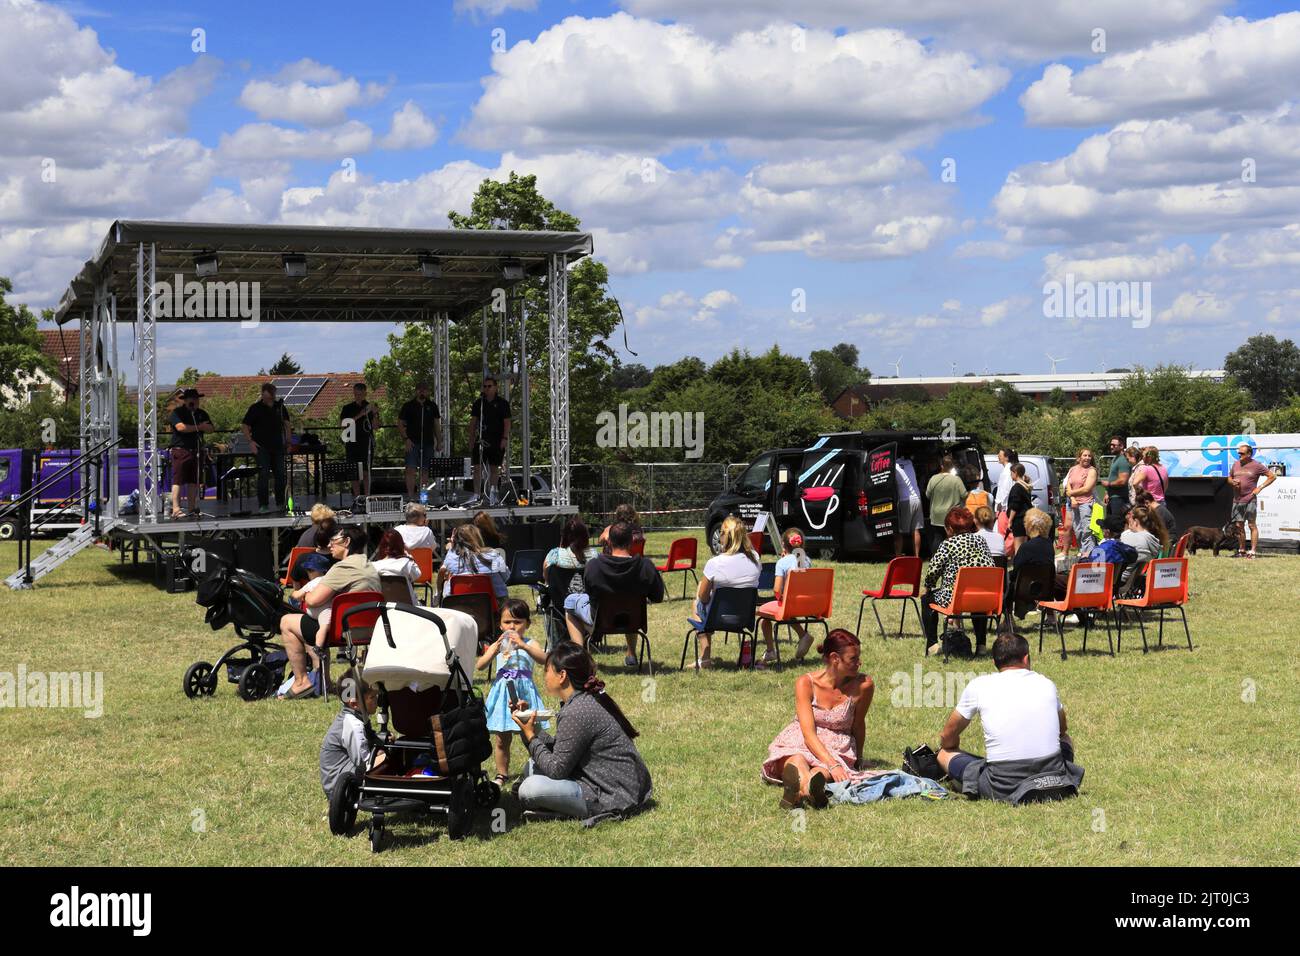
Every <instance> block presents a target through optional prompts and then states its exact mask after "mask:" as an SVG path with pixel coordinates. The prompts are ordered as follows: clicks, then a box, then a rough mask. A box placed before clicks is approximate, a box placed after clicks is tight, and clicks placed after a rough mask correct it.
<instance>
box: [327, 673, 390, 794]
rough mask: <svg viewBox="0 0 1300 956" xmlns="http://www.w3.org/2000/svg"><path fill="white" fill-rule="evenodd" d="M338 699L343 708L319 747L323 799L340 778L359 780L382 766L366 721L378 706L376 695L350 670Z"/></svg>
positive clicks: (342, 679) (380, 756) (382, 757)
mask: <svg viewBox="0 0 1300 956" xmlns="http://www.w3.org/2000/svg"><path fill="white" fill-rule="evenodd" d="M339 698H340V699H341V700H342V701H343V706H342V708H340V710H339V713H338V716H336V717H335V718H334V722H333V723H332V724H330V727H329V730H327V731H325V739H324V740H322V741H321V745H320V785H321V788H322V789H323V790H324V791H325V795H326V796H329V794H330V792H331V791H332V790H333V789H334V787H335V785H336V784H337V783H338V782H339V780H340V779H341V778H343V777H345V776H352V775H356V776H361V775H362V774H364V773H366V771H368V770H373V769H375V768H376V767H379V766H382V765H383V762H384V752H383V750H382V749H379V748H376V746H375V740H376V738H375V734H374V731H373V730H372V729H371V727H370V717H369V714H370V712H371V711H372V710H374V709H375V706H376V705H377V704H378V701H379V694H378V692H377V691H376V690H375V689H374V688H373V687H371V686H370V685H369V684H367V683H366V682H365V680H363V679H362V677H361V672H360V671H358V670H357V669H356V668H355V667H353V668H349V669H348V672H347V673H346V674H344V675H343V677H342V678H341V679H340V680H339ZM372 763H373V766H372Z"/></svg>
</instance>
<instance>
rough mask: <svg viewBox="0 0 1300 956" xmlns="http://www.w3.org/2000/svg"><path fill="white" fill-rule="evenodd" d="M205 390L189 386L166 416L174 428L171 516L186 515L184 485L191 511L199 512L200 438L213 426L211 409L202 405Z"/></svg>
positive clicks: (201, 465) (193, 513)
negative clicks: (183, 505) (182, 489)
mask: <svg viewBox="0 0 1300 956" xmlns="http://www.w3.org/2000/svg"><path fill="white" fill-rule="evenodd" d="M202 397H203V393H202V392H200V391H199V390H198V389H197V388H187V389H185V391H184V392H182V393H181V399H182V402H183V404H181V405H177V406H176V408H175V410H174V411H173V412H172V413H171V416H170V417H169V418H168V419H167V421H168V423H169V424H170V425H171V429H172V444H171V457H172V517H173V518H184V517H185V515H186V512H185V511H182V510H181V488H182V486H184V490H185V500H186V501H188V502H189V509H188V513H189V514H191V515H197V514H198V513H199V505H198V498H199V488H200V487H201V484H200V482H201V481H202V480H203V477H202V476H203V462H202V461H200V460H199V459H200V457H201V456H200V453H199V451H200V449H201V448H202V444H201V439H202V437H203V435H204V433H207V432H211V431H212V429H213V427H214V426H213V424H212V419H211V418H209V417H208V413H207V412H205V411H204V410H203V409H201V408H199V399H200V398H202Z"/></svg>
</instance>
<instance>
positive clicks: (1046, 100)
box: [1020, 11, 1300, 126]
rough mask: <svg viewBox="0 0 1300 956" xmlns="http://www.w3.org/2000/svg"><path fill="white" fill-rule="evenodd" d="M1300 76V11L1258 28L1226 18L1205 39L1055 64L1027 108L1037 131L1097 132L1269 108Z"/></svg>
mask: <svg viewBox="0 0 1300 956" xmlns="http://www.w3.org/2000/svg"><path fill="white" fill-rule="evenodd" d="M1090 15H1091V11H1090ZM1098 22H1103V21H1101V20H1098ZM1297 76H1300V12H1294V11H1293V12H1290V13H1283V14H1279V15H1277V16H1275V17H1270V18H1268V19H1264V20H1254V21H1251V20H1246V19H1245V18H1242V17H1237V18H1233V19H1228V18H1226V17H1220V18H1218V19H1216V20H1215V21H1214V23H1213V24H1212V25H1211V26H1210V27H1209V28H1208V29H1206V30H1203V31H1201V32H1199V33H1194V34H1191V35H1189V36H1185V37H1180V38H1178V39H1175V40H1168V41H1162V42H1158V43H1154V44H1152V45H1151V46H1149V47H1146V48H1144V49H1141V50H1136V51H1133V52H1129V53H1117V54H1114V55H1112V56H1108V57H1106V58H1105V59H1104V60H1102V61H1101V62H1099V63H1096V64H1093V65H1092V66H1088V67H1085V68H1084V69H1082V70H1080V71H1079V72H1078V73H1075V72H1074V71H1073V70H1071V69H1070V68H1069V67H1067V66H1063V65H1061V64H1053V65H1051V66H1049V67H1048V68H1047V69H1046V70H1045V71H1044V73H1043V77H1042V79H1040V80H1038V81H1037V82H1036V83H1034V84H1033V85H1032V86H1030V87H1029V89H1027V90H1026V91H1025V93H1024V94H1023V95H1022V96H1021V98H1020V103H1021V105H1022V106H1023V107H1024V108H1025V117H1026V119H1027V120H1028V121H1029V123H1031V124H1033V125H1039V126H1095V125H1097V124H1100V123H1113V122H1117V121H1119V120H1123V119H1130V118H1137V117H1141V118H1156V117H1167V116H1173V115H1177V114H1181V113H1187V112H1192V111H1199V110H1207V109H1217V110H1258V109H1269V108H1271V107H1272V106H1273V105H1275V104H1277V103H1278V102H1280V101H1283V100H1285V99H1287V98H1289V97H1291V96H1293V95H1294V93H1295V87H1296V77H1297Z"/></svg>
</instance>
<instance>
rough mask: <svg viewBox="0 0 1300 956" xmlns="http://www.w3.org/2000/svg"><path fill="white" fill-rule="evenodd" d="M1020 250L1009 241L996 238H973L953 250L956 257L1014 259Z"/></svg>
mask: <svg viewBox="0 0 1300 956" xmlns="http://www.w3.org/2000/svg"><path fill="white" fill-rule="evenodd" d="M1021 252H1022V250H1020V249H1018V248H1016V247H1015V246H1013V245H1012V244H1011V243H1009V242H1001V241H999V240H997V239H975V240H971V241H970V242H963V243H962V244H961V245H960V246H958V247H957V248H956V250H955V251H954V252H953V256H954V257H955V258H957V259H1014V258H1015V257H1016V256H1018V255H1020V254H1021Z"/></svg>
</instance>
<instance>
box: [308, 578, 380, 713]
mask: <svg viewBox="0 0 1300 956" xmlns="http://www.w3.org/2000/svg"><path fill="white" fill-rule="evenodd" d="M383 601H384V595H383V594H382V593H381V592H379V591H347V592H345V593H343V594H336V595H334V600H333V601H331V602H330V626H329V630H328V631H326V632H325V645H324V649H323V651H322V653H321V676H322V677H323V678H324V679H323V680H322V681H321V685H322V686H323V687H324V688H325V699H326V700H329V696H330V649H331V648H335V647H342V648H344V649H345V651H344V656H345V658H346V660H347V661H348V662H349V663H351V664H355V663H356V660H357V654H356V650H355V648H358V647H366V646H367V645H369V644H370V629H371V628H373V627H374V625H375V622H376V621H378V620H379V609H378V608H375V609H374V610H372V611H363V612H360V613H357V614H353V615H352V616H351V617H350V618H348V629H347V630H346V631H345V630H343V612H344V611H346V610H347V609H348V608H352V607H356V606H357V605H358V604H370V603H372V602H377V603H380V604H382V603H383Z"/></svg>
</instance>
